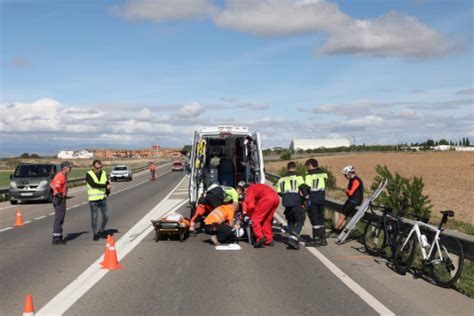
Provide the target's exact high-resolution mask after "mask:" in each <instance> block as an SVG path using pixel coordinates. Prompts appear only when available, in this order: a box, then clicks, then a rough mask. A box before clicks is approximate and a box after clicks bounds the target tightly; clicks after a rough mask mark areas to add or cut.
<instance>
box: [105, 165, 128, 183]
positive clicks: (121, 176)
mask: <svg viewBox="0 0 474 316" xmlns="http://www.w3.org/2000/svg"><path fill="white" fill-rule="evenodd" d="M132 179H133V176H132V169H130V168H129V167H128V166H127V165H120V166H116V167H114V169H113V170H112V172H111V173H110V181H112V182H113V181H117V180H127V181H132Z"/></svg>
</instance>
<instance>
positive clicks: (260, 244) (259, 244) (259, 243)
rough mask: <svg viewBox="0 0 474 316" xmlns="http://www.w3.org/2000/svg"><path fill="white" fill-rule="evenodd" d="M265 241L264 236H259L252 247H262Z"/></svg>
mask: <svg viewBox="0 0 474 316" xmlns="http://www.w3.org/2000/svg"><path fill="white" fill-rule="evenodd" d="M266 241H267V239H266V238H265V237H262V238H260V239H259V240H257V242H256V243H255V244H254V245H253V247H254V248H263V247H264V246H263V244H264V243H265V242H266Z"/></svg>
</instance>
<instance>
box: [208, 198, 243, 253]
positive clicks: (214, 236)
mask: <svg viewBox="0 0 474 316" xmlns="http://www.w3.org/2000/svg"><path fill="white" fill-rule="evenodd" d="M237 211H238V204H226V205H221V206H219V207H217V208H215V209H214V210H212V212H211V213H209V215H208V216H207V217H206V218H205V219H204V224H205V230H206V233H207V234H209V235H211V241H212V243H213V244H214V245H216V246H217V245H219V244H221V243H230V242H232V240H233V238H234V236H235V230H236V229H238V228H239V227H234V216H235V213H236V212H237Z"/></svg>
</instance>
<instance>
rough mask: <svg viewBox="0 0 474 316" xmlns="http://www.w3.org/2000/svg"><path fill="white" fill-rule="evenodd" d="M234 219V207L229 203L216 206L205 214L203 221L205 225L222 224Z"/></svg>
mask: <svg viewBox="0 0 474 316" xmlns="http://www.w3.org/2000/svg"><path fill="white" fill-rule="evenodd" d="M233 219H234V208H233V207H232V205H231V204H226V205H221V206H219V207H216V208H215V209H214V210H213V211H212V212H211V213H209V215H207V217H206V219H205V220H204V223H205V224H206V225H212V224H222V223H224V222H230V221H231V220H233Z"/></svg>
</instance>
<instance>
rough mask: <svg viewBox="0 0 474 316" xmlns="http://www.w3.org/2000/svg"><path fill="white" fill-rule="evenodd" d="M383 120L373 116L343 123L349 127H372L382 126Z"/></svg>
mask: <svg viewBox="0 0 474 316" xmlns="http://www.w3.org/2000/svg"><path fill="white" fill-rule="evenodd" d="M383 122H384V120H383V118H381V117H379V116H375V115H367V116H364V117H360V118H356V119H352V120H348V121H346V122H345V123H344V125H347V126H349V127H373V126H381V125H382V124H383Z"/></svg>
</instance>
